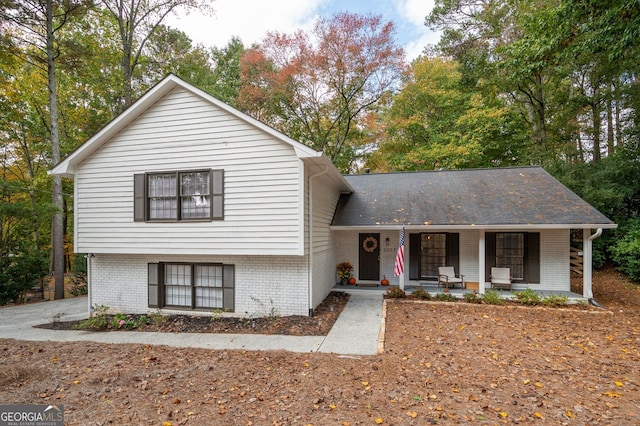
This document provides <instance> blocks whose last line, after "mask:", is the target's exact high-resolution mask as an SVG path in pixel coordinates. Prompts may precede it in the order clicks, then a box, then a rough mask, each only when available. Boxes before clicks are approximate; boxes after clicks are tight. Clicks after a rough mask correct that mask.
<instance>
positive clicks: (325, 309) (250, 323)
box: [37, 291, 349, 336]
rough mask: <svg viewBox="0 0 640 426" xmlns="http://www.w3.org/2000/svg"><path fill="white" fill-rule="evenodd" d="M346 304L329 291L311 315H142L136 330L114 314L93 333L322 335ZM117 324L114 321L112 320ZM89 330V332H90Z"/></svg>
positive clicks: (67, 325) (72, 324)
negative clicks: (119, 323)
mask: <svg viewBox="0 0 640 426" xmlns="http://www.w3.org/2000/svg"><path fill="white" fill-rule="evenodd" d="M348 301H349V294H348V293H345V292H342V291H332V292H331V293H329V295H328V296H327V297H326V298H325V299H324V300H323V301H322V303H321V304H320V305H318V307H316V309H315V310H314V312H313V316H312V317H310V316H299V315H291V316H279V315H272V316H267V317H246V318H238V317H229V316H225V315H226V314H222V315H216V316H211V315H201V316H197V315H163V316H156V315H146V317H149V319H150V322H149V324H147V325H145V326H143V327H140V328H133V329H132V328H126V327H118V326H117V325H113V324H112V320H113V318H114V315H107V323H108V326H107V327H105V328H99V329H93V330H94V331H154V332H163V333H185V332H188V333H234V334H281V335H289V336H324V335H326V334H327V333H329V330H331V327H333V324H334V323H335V322H336V319H337V318H338V316H339V315H340V313H341V312H342V310H343V309H344V306H345V305H346V304H347V302H348ZM142 316H143V315H126V320H131V321H132V322H139V320H140V318H141V317H142ZM81 323H82V321H56V322H51V323H48V324H42V325H39V326H37V327H39V328H46V329H50V330H76V329H78V328H79V327H80V326H81ZM116 324H117V321H116ZM90 330H91V329H90Z"/></svg>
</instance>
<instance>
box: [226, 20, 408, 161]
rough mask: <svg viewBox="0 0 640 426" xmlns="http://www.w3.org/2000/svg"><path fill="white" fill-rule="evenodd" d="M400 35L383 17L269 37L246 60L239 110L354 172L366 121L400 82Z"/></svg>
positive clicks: (320, 23) (324, 24)
mask: <svg viewBox="0 0 640 426" xmlns="http://www.w3.org/2000/svg"><path fill="white" fill-rule="evenodd" d="M394 34H395V27H394V24H393V23H392V22H383V20H382V18H381V17H380V16H370V15H369V16H362V15H357V14H350V13H341V14H336V15H334V16H333V17H332V18H330V19H319V20H318V21H317V22H316V24H315V26H314V27H313V29H312V31H311V32H310V33H305V32H303V31H297V32H296V33H294V34H292V35H287V34H281V33H277V32H272V33H269V34H268V35H267V37H266V38H265V39H264V40H263V42H262V44H261V45H260V46H258V47H256V48H253V49H250V50H248V51H247V52H246V53H245V55H244V56H243V58H242V60H241V64H240V77H241V86H240V90H239V98H238V105H239V107H240V109H242V110H244V111H245V112H247V113H249V114H250V115H253V116H254V117H256V118H258V119H259V120H261V121H263V122H265V123H267V124H269V125H271V126H273V127H275V128H277V129H278V130H280V131H282V132H283V133H286V134H287V135H289V136H291V137H292V138H294V139H297V140H299V141H301V142H303V143H305V144H306V145H308V146H310V147H312V148H314V149H316V150H319V151H323V152H324V153H325V154H326V155H327V156H328V157H329V158H331V159H332V160H333V161H334V163H336V165H337V166H338V167H339V168H341V169H342V170H348V169H349V168H351V167H352V166H353V159H354V152H355V150H356V149H357V147H358V144H359V141H361V140H362V131H363V120H364V119H365V116H366V115H367V113H369V112H370V111H372V110H374V109H375V108H376V107H377V106H378V104H379V103H380V101H381V100H382V99H386V96H387V95H389V94H390V92H391V91H392V90H393V89H394V88H396V86H397V84H398V82H399V78H400V75H401V72H402V69H403V67H404V52H403V50H402V48H400V47H399V46H397V44H396V42H395V41H394Z"/></svg>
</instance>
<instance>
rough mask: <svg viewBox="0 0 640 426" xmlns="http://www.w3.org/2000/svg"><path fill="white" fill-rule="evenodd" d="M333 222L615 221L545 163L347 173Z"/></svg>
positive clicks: (503, 223) (580, 223)
mask: <svg viewBox="0 0 640 426" xmlns="http://www.w3.org/2000/svg"><path fill="white" fill-rule="evenodd" d="M345 178H346V180H347V182H348V183H349V184H350V185H351V186H352V187H353V189H354V191H353V193H352V194H349V195H343V196H342V197H341V199H340V201H339V203H338V207H337V209H336V213H335V216H334V219H333V223H332V226H338V227H340V226H343V227H344V226H372V227H380V226H390V225H402V224H405V225H407V226H410V225H425V224H428V225H433V226H479V227H490V226H514V227H515V226H531V225H541V226H542V225H551V226H562V225H573V226H568V227H576V228H582V227H586V226H584V225H593V226H588V227H593V228H599V227H604V228H612V227H615V224H614V223H613V222H612V221H611V220H609V219H608V218H606V217H605V216H604V215H603V214H602V213H600V212H599V211H597V210H596V209H595V208H593V207H592V206H591V205H589V204H588V203H586V202H585V201H584V200H583V199H581V198H580V197H578V196H577V195H576V194H574V193H573V192H571V191H570V190H569V189H568V188H567V187H565V186H564V185H562V184H561V183H560V182H559V181H557V180H556V179H555V178H553V177H552V176H551V175H550V174H549V173H547V172H546V171H544V170H543V169H542V168H540V167H514V168H494V169H467V170H447V171H429V172H412V173H411V172H409V173H388V174H362V175H347V176H345Z"/></svg>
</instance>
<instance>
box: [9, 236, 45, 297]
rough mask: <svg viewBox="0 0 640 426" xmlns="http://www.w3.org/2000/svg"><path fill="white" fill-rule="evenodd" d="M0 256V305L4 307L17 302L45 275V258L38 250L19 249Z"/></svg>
mask: <svg viewBox="0 0 640 426" xmlns="http://www.w3.org/2000/svg"><path fill="white" fill-rule="evenodd" d="M0 254H1V255H0V305H6V304H7V303H12V302H17V301H19V300H20V299H21V298H22V297H23V296H24V295H25V294H26V292H27V291H28V290H29V289H31V288H32V287H34V286H35V285H36V284H37V283H38V280H39V279H40V278H41V277H42V276H43V275H45V274H46V271H47V256H46V253H44V252H42V251H40V250H33V249H28V248H25V249H24V250H23V249H22V248H20V247H18V248H15V250H13V251H12V252H11V253H10V254H6V253H0Z"/></svg>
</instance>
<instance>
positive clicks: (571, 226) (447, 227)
mask: <svg viewBox="0 0 640 426" xmlns="http://www.w3.org/2000/svg"><path fill="white" fill-rule="evenodd" d="M402 227H403V225H402V224H397V225H359V226H334V225H332V226H330V227H329V229H330V230H331V231H371V230H372V229H375V230H386V231H389V230H401V229H402ZM617 227H618V225H617V224H615V223H613V224H611V223H607V224H593V223H580V224H546V225H544V224H536V225H530V224H529V225H528V224H522V225H404V228H405V230H406V231H454V230H469V229H483V230H485V231H486V230H513V231H515V230H522V229H534V230H535V229H537V230H542V229H598V228H602V229H616V228H617Z"/></svg>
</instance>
